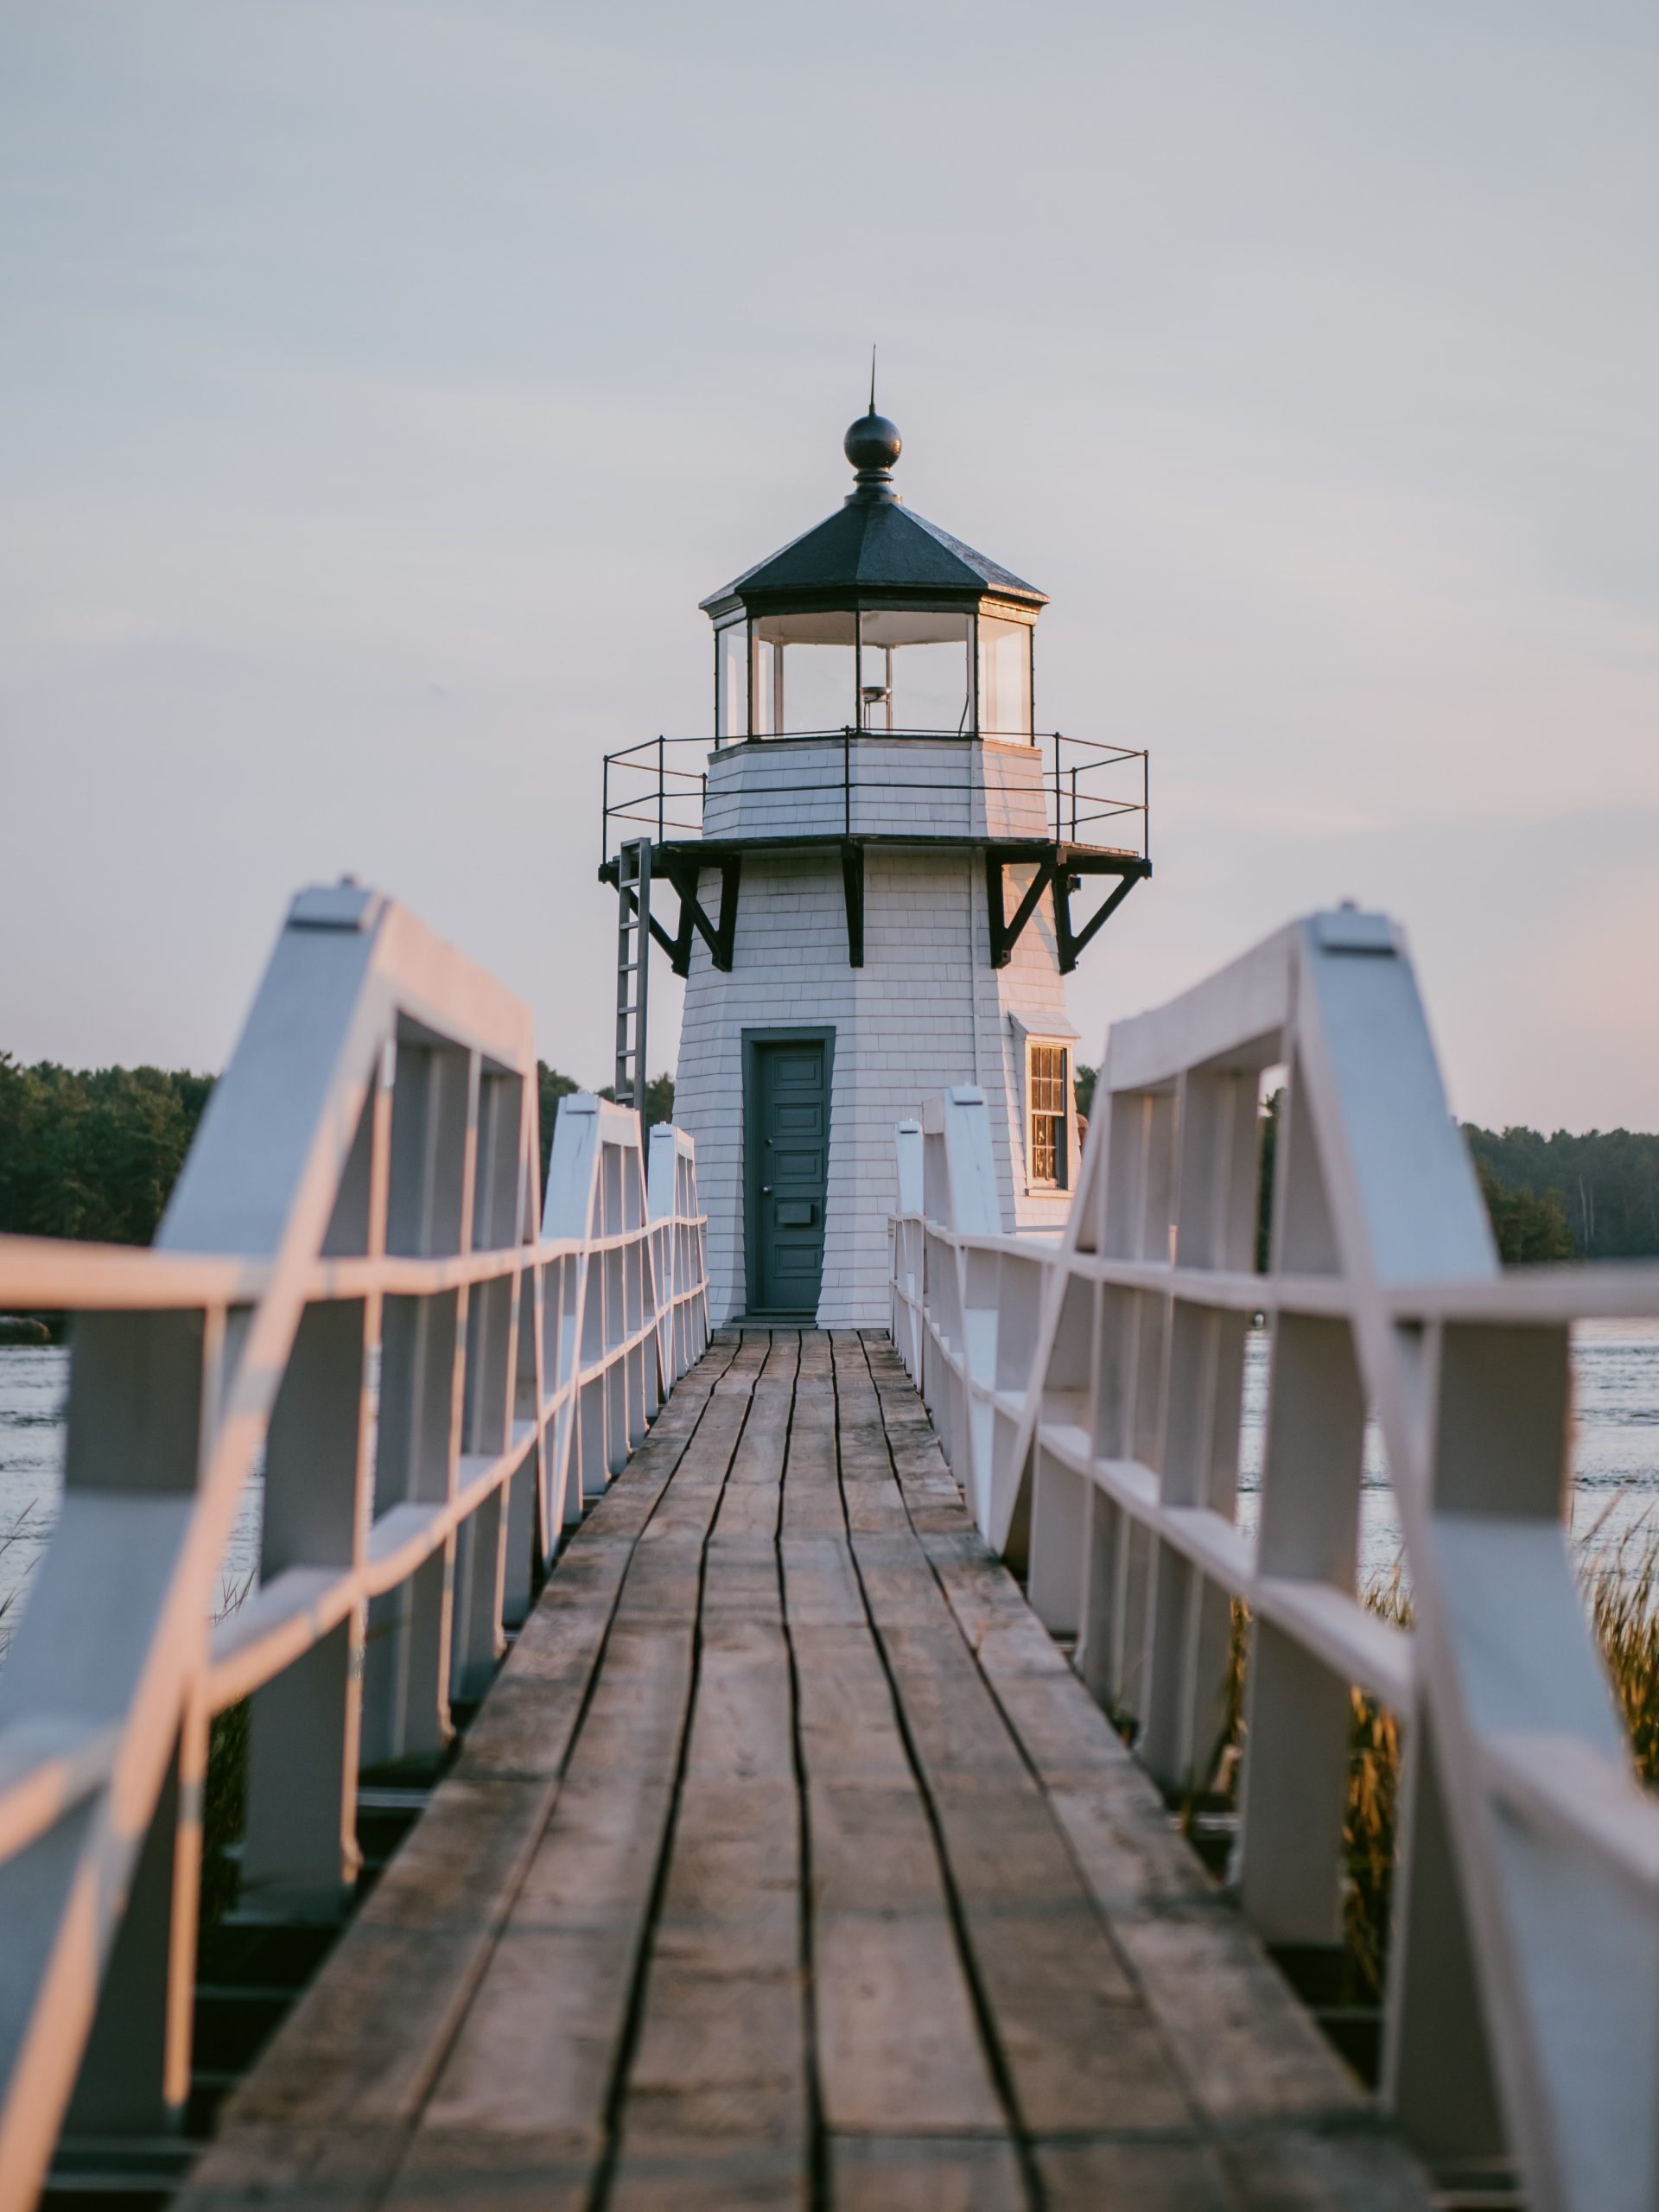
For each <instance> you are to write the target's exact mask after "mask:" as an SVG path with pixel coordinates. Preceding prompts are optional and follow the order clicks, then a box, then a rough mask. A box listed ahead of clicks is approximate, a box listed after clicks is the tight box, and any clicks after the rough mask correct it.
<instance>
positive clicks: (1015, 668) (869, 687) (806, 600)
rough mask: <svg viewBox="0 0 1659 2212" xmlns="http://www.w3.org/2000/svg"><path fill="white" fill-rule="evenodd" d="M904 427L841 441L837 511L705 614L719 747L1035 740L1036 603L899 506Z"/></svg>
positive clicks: (876, 422)
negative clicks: (851, 737)
mask: <svg viewBox="0 0 1659 2212" xmlns="http://www.w3.org/2000/svg"><path fill="white" fill-rule="evenodd" d="M901 447H902V441H901V440H900V438H899V432H898V430H897V429H895V428H894V426H893V423H890V422H889V421H888V420H887V417H886V416H883V415H878V414H876V413H875V411H874V408H872V409H871V410H870V412H869V413H868V415H865V416H861V417H860V419H859V420H858V421H857V422H856V423H854V424H853V427H852V428H851V429H850V430H849V431H848V433H847V436H846V440H845V442H844V449H845V452H846V454H847V458H848V460H849V461H850V462H851V463H852V465H853V467H854V470H855V478H854V484H853V489H852V491H851V492H850V493H849V494H848V496H847V498H846V500H845V501H844V503H843V504H842V507H841V509H840V511H839V512H837V513H836V514H833V515H831V516H830V517H829V520H828V521H826V522H823V523H820V524H818V525H817V528H816V529H814V530H810V531H807V532H806V534H805V535H804V537H798V538H796V539H795V540H794V541H793V543H791V544H789V545H786V546H785V547H784V549H783V550H782V551H781V552H779V553H774V554H772V555H771V556H770V557H769V558H768V559H766V560H765V561H762V562H760V563H758V564H757V565H756V566H755V567H754V568H753V569H747V570H746V571H745V572H744V574H743V575H741V576H738V577H736V578H735V579H734V581H733V582H731V583H729V584H728V585H727V586H726V587H725V588H724V589H723V590H721V591H718V592H716V593H715V594H714V595H713V596H712V597H711V598H709V599H706V600H704V601H703V602H702V607H703V611H704V613H707V614H708V615H709V618H710V620H712V621H713V623H714V626H715V741H716V743H717V744H718V745H726V744H730V743H732V742H734V741H747V740H750V739H753V738H767V737H805V736H822V735H825V734H841V733H842V732H843V731H851V732H855V733H856V734H860V735H871V736H874V735H882V736H917V737H922V736H925V737H935V738H937V737H959V738H995V739H1000V740H1001V741H1004V742H1013V743H1025V744H1030V743H1031V742H1032V736H1033V727H1034V725H1033V719H1032V715H1033V695H1034V690H1035V684H1034V653H1033V643H1034V637H1035V626H1036V620H1037V616H1038V613H1039V610H1040V609H1041V608H1042V607H1044V606H1045V605H1046V603H1047V602H1046V598H1045V596H1044V594H1042V593H1041V592H1039V591H1037V590H1035V589H1034V588H1033V587H1032V586H1031V585H1030V584H1028V583H1027V582H1024V581H1023V579H1022V578H1020V577H1019V576H1016V575H1012V574H1011V573H1010V572H1009V571H1008V570H1007V569H1003V568H1000V567H999V566H998V565H997V563H995V562H994V561H988V560H987V559H986V558H985V556H984V555H983V554H982V553H976V551H975V550H973V548H972V547H971V546H969V545H964V544H963V543H962V542H961V540H960V539H959V538H955V537H951V536H950V534H949V532H948V531H943V530H941V529H940V528H939V527H938V524H935V523H931V522H928V521H926V520H925V519H924V518H923V517H922V516H920V515H918V514H915V513H912V511H911V510H910V509H909V508H907V507H906V506H904V505H901V504H900V502H899V498H898V495H897V493H895V492H894V490H893V464H894V462H895V461H897V460H898V458H899V452H900V450H901Z"/></svg>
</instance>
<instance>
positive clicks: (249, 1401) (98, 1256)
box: [0, 885, 708, 2208]
mask: <svg viewBox="0 0 1659 2212" xmlns="http://www.w3.org/2000/svg"><path fill="white" fill-rule="evenodd" d="M649 1154H650V1162H649V1170H648V1171H647V1166H646V1161H645V1147H642V1144H641V1141H640V1132H639V1118H638V1116H636V1115H634V1114H632V1113H631V1112H629V1111H627V1110H626V1109H623V1108H621V1107H617V1106H613V1105H610V1104H608V1103H605V1102H603V1101H601V1100H599V1099H597V1098H593V1097H589V1096H582V1095H578V1096H574V1097H569V1098H567V1099H566V1100H565V1101H564V1103H563V1108H562V1109H561V1111H560V1114H559V1117H558V1121H557V1123H556V1130H555V1138H554V1144H553V1150H552V1159H551V1165H550V1172H549V1176H548V1190H547V1198H546V1205H545V1210H544V1213H543V1219H542V1222H541V1224H540V1229H539V1233H538V1227H537V1183H538V1166H539V1159H540V1154H539V1149H538V1140H537V1081H536V1056H535V1046H534V1039H533V1034H532V1029H531V1018H530V1014H529V1012H528V1010H527V1009H526V1008H525V1007H524V1006H522V1005H521V1004H520V1003H519V1002H518V1001H517V1000H515V999H513V998H512V997H511V996H510V995H508V994H507V993H506V992H505V990H504V989H503V988H501V987H500V985H499V984H498V983H496V982H494V981H493V979H492V978H491V977H490V976H487V975H486V974H484V973H483V972H482V971H481V970H480V969H477V968H475V967H474V966H472V965H471V963H468V962H467V961H466V960H464V959H463V958H462V957H461V956H460V955H459V954H458V953H456V952H454V950H452V949H451V948H450V947H448V945H445V944H442V943H440V942H439V941H438V939H436V938H434V937H433V936H432V935H431V934H430V933H429V931H426V930H425V929H424V928H423V926H422V925H420V923H418V922H417V921H416V920H415V919H414V918H413V917H412V916H411V915H410V914H408V913H406V912H404V911H403V910H402V909H400V908H399V907H397V906H395V905H393V904H392V903H391V901H389V900H387V899H385V898H383V897H381V896H379V895H378V893H372V892H368V891H365V890H361V889H359V888H357V887H353V886H349V885H346V886H341V887H338V888H333V889H323V890H314V891H308V892H305V893H302V894H301V896H300V897H299V898H298V899H296V901H295V903H294V906H293V909H292V911H291V912H290V913H289V918H288V921H287V924H286V925H285V927H284V928H283V932H282V935H281V937H280V938H279V939H278V942H277V949H276V952H275V955H274V957H273V958H272V960H271V963H270V968H269V969H268V970H267V972H266V975H265V977H264V982H263V983H262V985H261V986H260V989H259V992H258V995H257V998H256V1000H255V1002H254V1006H253V1009H252V1012H251V1015H250V1017H249V1020H248V1024H247V1027H246V1029H245V1033H244V1034H243V1037H242V1039H241V1041H240V1043H239V1044H238V1047H237V1050H236V1052H235V1055H234V1057H233V1058H232V1061H231V1064H230V1066H229V1067H228V1069H227V1070H226V1073H225V1075H224V1077H222V1079H221V1080H220V1082H219V1084H217V1085H216V1087H215V1089H214V1091H213V1096H212V1098H211V1100H210V1102H209V1104H208V1107H207V1113H206V1115H205V1116H204V1118H203V1121H202V1124H201V1128H200V1132H199V1134H198V1135H197V1138H196V1141H195V1143H194V1146H193V1147H192V1148H191V1152H190V1155H189V1158H188V1160H187V1161H186V1163H185V1166H184V1169H183V1172H182V1173H181V1177H180V1179H179V1182H178V1185H177V1188H176V1189H175V1192H174V1195H173V1198H172V1200H171V1203H170V1204H169V1205H168V1210H167V1213H166V1217H165V1219H164V1220H163V1222H162V1228H161V1230H160V1232H159V1235H158V1236H157V1239H156V1247H155V1249H151V1250H149V1251H138V1250H132V1249H121V1248H117V1247H97V1246H87V1245H75V1244H69V1243H56V1242H48V1241H45V1240H35V1239H24V1238H0V1310H16V1309H18V1308H22V1309H25V1310H48V1311H51V1310H57V1309H69V1310H73V1313H74V1314H75V1317H76V1318H75V1321H74V1325H73V1335H72V1344H73V1351H72V1358H71V1370H70V1389H69V1407H68V1433H67V1466H66V1471H65V1481H64V1493H63V1499H62V1509H61V1513H60V1518H59V1521H58V1523H57V1526H56V1529H55V1530H54V1534H53V1536H52V1539H51V1541H50V1544H49V1547H48V1550H47V1553H46V1555H45V1557H44V1559H43V1560H42V1562H41V1567H40V1568H39V1570H38V1573H37V1575H36V1578H35V1581H34V1584H33V1586H32V1587H31V1589H30V1592H29V1597H28V1602H27V1605H26V1609H25V1611H24V1613H23V1617H22V1624H21V1625H20V1627H19V1628H18V1630H17V1632H16V1636H15V1637H14V1638H13V1640H12V1643H11V1646H10V1652H9V1654H8V1656H7V1659H6V1663H5V1666H4V1668H3V1670H0V2205H3V2206H4V2207H8V2208H9V2207H11V2206H16V2205H27V2204H29V2203H32V2202H34V2199H35V2191H36V2190H37V2188H38V2186H39V2183H40V2179H41V2175H42V2173H43V2171H44V2169H45V2166H46V2164H47V2161H48V2158H49V2157H50V2155H51V2152H52V2146H53V2144H54V2140H55V2139H56V2137H57V2135H58V2133H59V2129H60V2125H61V2124H62V2122H63V2120H64V2118H65V2114H66V2112H67V2113H68V2116H69V2125H70V2127H71V2129H72V2131H73V2133H76V2134H78V2135H94V2136H97V2135H104V2136H110V2135H115V2136H121V2137H149V2136H153V2135H154V2134H156V2133H157V2132H159V2131H161V2130H162V2129H163V2128H164V2127H165V2126H166V2125H167V2124H168V2121H169V2120H176V2119H177V2116H178V2114H179V2113H180V2111H181V2107H182V2106H183V2103H184V2100H185V2096H186V2094H187V2091H188V2080H189V2063H190V2048H189V2045H190V2019H191V1991H192V1977H193V1965H194V1939H195V1927H196V1894H197V1878H198V1869H199V1863H200V1803H201V1790H202V1782H203V1776H204V1769H205V1761H206V1753H207V1734H208V1724H209V1721H210V1720H211V1719H212V1717H213V1715H214V1714H215V1713H219V1712H220V1711H222V1710H223V1709H224V1708H226V1707H228V1706H231V1705H232V1704H234V1703H235V1702H236V1701H237V1700H239V1699H243V1698H250V1697H251V1700H252V1702H251V1711H250V1748H249V1773H248V1788H247V1820H246V1832H245V1838H244V1841H243V1850H242V1857H241V1906H242V1909H243V1910H252V1911H254V1912H258V1913H268V1914H270V1916H274V1917H278V1918H282V1917H308V1918H315V1917H317V1916H330V1915H337V1914H339V1913H340V1912H341V1911H342V1910H343V1909H344V1907H345V1905H346V1900H347V1898H348V1897H349V1894H350V1891H351V1889H352V1885H353V1878H354V1877H355V1875H356V1872H357V1869H358V1850H357V1843H356V1837H355V1818H356V1812H355V1808H356V1789H357V1778H358V1774H359V1768H361V1767H385V1766H387V1765H390V1764H397V1763H398V1762H405V1761H408V1762H419V1761H420V1760H422V1759H425V1758H431V1757H432V1756H434V1755H435V1754H437V1753H439V1752H440V1751H442V1748H443V1746H444V1745H445V1743H446V1742H447V1740H448V1738H449V1736H450V1733H451V1719H450V1710H451V1704H452V1701H461V1700H472V1699H475V1698H476V1697H477V1696H478V1695H479V1694H481V1692H482V1691H483V1689H484V1688H485V1686H486V1684H487V1682H488V1681H489V1679H490V1676H491V1675H492V1673H493V1669H494V1668H495V1665H496V1662H497V1661H498V1659H499V1657H500V1656H501V1653H502V1651H503V1649H504V1630H506V1629H509V1628H511V1627H512V1625H513V1624H516V1623H517V1622H518V1621H519V1620H521V1619H522V1618H524V1614H525V1612H526V1611H527V1610H528V1608H529V1605H530V1604H531V1597H532V1594H533V1592H534V1589H535V1587H536V1585H537V1580H538V1578H539V1576H540V1574H541V1573H543V1571H544V1570H545V1569H546V1568H547V1567H548V1566H549V1565H550V1563H551V1561H552V1560H553V1557H554V1554H555V1553H556V1549H557V1548H558V1545H559V1541H560V1538H561V1534H562V1531H563V1529H565V1528H567V1527H568V1526H569V1524H570V1523H572V1522H575V1521H576V1520H578V1519H579V1518H580V1516H581V1514H582V1507H583V1504H584V1502H585V1501H586V1500H588V1499H589V1498H591V1497H594V1496H595V1495H596V1494H597V1493H598V1492H599V1491H601V1490H602V1489H603V1487H604V1485H605V1484H606V1482H607V1480H608V1478H609V1477H610V1475H611V1474H612V1473H613V1472H615V1471H617V1470H618V1469H620V1467H621V1466H622V1465H623V1464H624V1462H625V1461H626V1458H627V1455H628V1453H629V1452H630V1450H631V1449H632V1446H634V1445H635V1444H637V1443H638V1442H639V1439H640V1438H641V1437H642V1436H643V1434H644V1433H645V1426H646V1423H647V1422H648V1421H650V1419H651V1418H652V1414H654V1413H655V1411H656V1409H657V1408H658V1405H659V1404H660V1402H662V1400H663V1398H664V1396H665V1395H667V1393H668V1391H669V1390H670V1389H671V1388H672V1386H673V1384H674V1383H675V1381H676V1380H677V1378H678V1376H680V1375H681V1374H682V1373H683V1371H684V1370H685V1369H686V1368H687V1367H688V1366H689V1365H690V1363H691V1362H692V1361H693V1360H695V1359H696V1357H698V1355H699V1354H700V1353H701V1351H702V1348H703V1345H704V1344H705V1342H706V1341H707V1336H708V1306H707V1296H706V1290H705V1281H704V1269H703V1223H702V1217H701V1216H700V1215H699V1213H698V1211H697V1195H696V1166H695V1160H694V1156H693V1152H692V1147H691V1141H690V1138H688V1137H686V1136H685V1135H683V1134H681V1133H680V1132H678V1131H677V1130H673V1129H665V1128H658V1129H655V1130H653V1131H652V1134H651V1143H650V1147H649ZM262 1462H263V1511H262V1515H261V1529H260V1541H259V1562H258V1570H257V1577H256V1579H255V1583H254V1586H253V1587H252V1588H251V1591H250V1592H249V1594H248V1596H247V1599H246V1600H245V1603H243V1604H242V1605H240V1606H239V1607H238V1608H237V1609H236V1610H235V1611H232V1613H230V1614H229V1615H228V1617H226V1618H224V1619H223V1620H221V1621H220V1622H219V1624H218V1625H217V1626H216V1627H213V1626H211V1625H210V1617H211V1615H212V1613H213V1607H214V1600H215V1598H216V1596H217V1594H218V1592H219V1588H220V1578H221V1573H222V1571H223V1568H224V1564H225V1560H226V1544H227V1540H228V1539H229V1538H230V1536H231V1534H232V1526H233V1523H234V1522H235V1521H236V1519H237V1515H238V1508H239V1506H240V1505H241V1503H242V1502H243V1499H244V1496H245V1492H246V1491H247V1489H248V1486H249V1484H250V1483H251V1482H253V1481H254V1480H256V1479H257V1476H258V1473H259V1470H260V1467H261V1464H262Z"/></svg>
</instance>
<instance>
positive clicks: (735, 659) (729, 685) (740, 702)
mask: <svg viewBox="0 0 1659 2212" xmlns="http://www.w3.org/2000/svg"><path fill="white" fill-rule="evenodd" d="M748 649H749V626H748V624H747V621H745V620H742V619H741V618H740V619H739V620H737V621H735V622H728V624H727V625H726V626H725V628H724V629H723V630H716V631H715V737H716V738H717V739H719V740H721V741H724V740H726V739H727V738H728V737H747V735H748V734H749V671H748V667H747V659H748Z"/></svg>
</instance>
